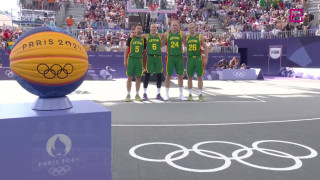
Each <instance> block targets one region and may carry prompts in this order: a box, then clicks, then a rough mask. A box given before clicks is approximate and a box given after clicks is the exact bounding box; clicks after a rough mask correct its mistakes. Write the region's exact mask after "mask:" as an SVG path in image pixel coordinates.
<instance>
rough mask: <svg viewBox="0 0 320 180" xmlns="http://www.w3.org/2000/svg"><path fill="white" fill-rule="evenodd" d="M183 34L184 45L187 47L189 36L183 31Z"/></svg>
mask: <svg viewBox="0 0 320 180" xmlns="http://www.w3.org/2000/svg"><path fill="white" fill-rule="evenodd" d="M181 34H182V43H183V44H184V45H185V46H187V34H186V33H185V32H183V31H181Z"/></svg>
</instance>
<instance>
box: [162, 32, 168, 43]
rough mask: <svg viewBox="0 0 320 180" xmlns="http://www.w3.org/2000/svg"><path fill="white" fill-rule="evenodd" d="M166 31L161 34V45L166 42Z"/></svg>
mask: <svg viewBox="0 0 320 180" xmlns="http://www.w3.org/2000/svg"><path fill="white" fill-rule="evenodd" d="M167 37H168V31H167V32H165V33H164V34H163V35H162V36H161V47H162V46H165V45H166V44H167Z"/></svg>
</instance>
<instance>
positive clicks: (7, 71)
mask: <svg viewBox="0 0 320 180" xmlns="http://www.w3.org/2000/svg"><path fill="white" fill-rule="evenodd" d="M4 74H5V75H7V76H8V77H10V78H11V77H13V72H12V71H10V70H6V71H5V72H4Z"/></svg>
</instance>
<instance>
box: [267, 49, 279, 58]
mask: <svg viewBox="0 0 320 180" xmlns="http://www.w3.org/2000/svg"><path fill="white" fill-rule="evenodd" d="M281 51H282V48H281V47H270V49H269V55H270V57H271V58H272V59H278V58H279V57H280V56H281V54H282V52H281Z"/></svg>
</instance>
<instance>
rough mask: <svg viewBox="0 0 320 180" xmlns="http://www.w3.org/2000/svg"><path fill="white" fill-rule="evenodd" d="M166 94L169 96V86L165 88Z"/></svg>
mask: <svg viewBox="0 0 320 180" xmlns="http://www.w3.org/2000/svg"><path fill="white" fill-rule="evenodd" d="M166 93H167V96H169V88H166Z"/></svg>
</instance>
